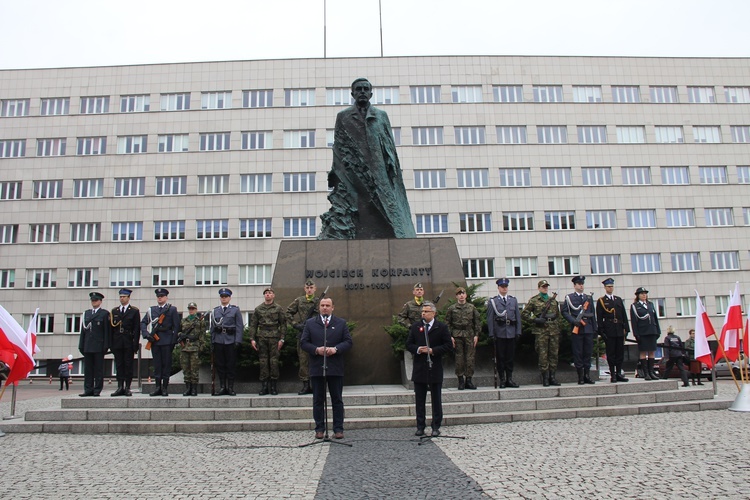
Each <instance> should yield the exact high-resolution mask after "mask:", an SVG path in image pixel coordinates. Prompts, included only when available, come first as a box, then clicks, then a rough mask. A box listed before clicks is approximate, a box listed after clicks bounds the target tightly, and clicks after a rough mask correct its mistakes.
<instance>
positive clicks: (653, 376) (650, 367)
mask: <svg viewBox="0 0 750 500" xmlns="http://www.w3.org/2000/svg"><path fill="white" fill-rule="evenodd" d="M654 361H655V360H654V358H648V372H649V373H650V374H651V379H652V380H659V377H658V376H657V375H656V371H655V370H654Z"/></svg>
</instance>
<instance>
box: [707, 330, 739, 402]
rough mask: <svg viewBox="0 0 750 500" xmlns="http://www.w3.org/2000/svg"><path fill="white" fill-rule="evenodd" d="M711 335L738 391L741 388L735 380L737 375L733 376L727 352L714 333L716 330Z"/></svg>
mask: <svg viewBox="0 0 750 500" xmlns="http://www.w3.org/2000/svg"><path fill="white" fill-rule="evenodd" d="M712 335H713V336H714V337H715V338H716V341H717V342H718V345H719V350H720V351H721V355H722V356H724V361H725V362H726V364H727V367H728V368H729V374H730V375H731V376H732V380H734V385H736V386H737V392H740V391H741V390H742V389H741V388H740V384H739V382H737V377H735V376H734V370H732V364H731V363H730V362H729V358H727V353H726V352H725V351H724V346H722V345H721V340H719V337H718V336H717V335H716V332H714V333H712ZM740 364H741V363H740ZM714 365H716V363H714ZM740 369H741V368H740Z"/></svg>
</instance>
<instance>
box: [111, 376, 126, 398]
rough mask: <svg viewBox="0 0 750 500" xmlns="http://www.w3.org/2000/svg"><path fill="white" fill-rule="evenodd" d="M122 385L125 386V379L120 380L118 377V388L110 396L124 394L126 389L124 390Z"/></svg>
mask: <svg viewBox="0 0 750 500" xmlns="http://www.w3.org/2000/svg"><path fill="white" fill-rule="evenodd" d="M122 386H123V381H122V380H120V379H118V380H117V390H116V391H115V392H113V393H112V394H110V396H112V397H115V396H124V395H125V391H123V390H122Z"/></svg>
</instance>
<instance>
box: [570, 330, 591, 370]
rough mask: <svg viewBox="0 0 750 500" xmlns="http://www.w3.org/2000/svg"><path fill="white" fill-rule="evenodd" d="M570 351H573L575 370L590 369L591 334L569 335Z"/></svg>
mask: <svg viewBox="0 0 750 500" xmlns="http://www.w3.org/2000/svg"><path fill="white" fill-rule="evenodd" d="M570 349H571V350H572V351H573V364H574V365H575V367H576V369H578V368H583V369H586V370H587V369H589V368H591V353H592V352H593V351H594V334H593V333H579V334H577V335H574V334H571V335H570Z"/></svg>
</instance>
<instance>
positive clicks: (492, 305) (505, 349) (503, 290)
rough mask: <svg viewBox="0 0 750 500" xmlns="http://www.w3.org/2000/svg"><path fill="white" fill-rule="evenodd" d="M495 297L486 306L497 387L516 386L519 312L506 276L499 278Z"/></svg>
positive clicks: (519, 330)
mask: <svg viewBox="0 0 750 500" xmlns="http://www.w3.org/2000/svg"><path fill="white" fill-rule="evenodd" d="M495 283H496V284H497V292H498V294H497V297H492V298H491V299H490V302H489V304H488V307H487V329H488V330H489V334H490V338H491V339H492V343H493V348H494V349H495V363H496V364H497V376H498V387H499V388H501V389H504V388H506V387H510V388H518V384H517V383H515V382H514V381H513V360H514V359H515V357H516V339H518V337H520V336H521V312H520V310H519V307H518V300H517V299H516V298H515V297H514V296H512V295H510V294H509V293H508V285H509V284H510V280H509V279H508V278H500V279H499V280H497V281H496V282H495Z"/></svg>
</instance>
